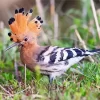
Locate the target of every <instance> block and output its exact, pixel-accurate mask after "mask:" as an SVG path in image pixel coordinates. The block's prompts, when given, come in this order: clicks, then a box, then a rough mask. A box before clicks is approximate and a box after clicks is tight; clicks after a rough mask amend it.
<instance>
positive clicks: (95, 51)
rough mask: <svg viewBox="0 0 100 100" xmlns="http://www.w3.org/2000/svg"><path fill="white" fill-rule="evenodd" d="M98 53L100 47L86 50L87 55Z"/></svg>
mask: <svg viewBox="0 0 100 100" xmlns="http://www.w3.org/2000/svg"><path fill="white" fill-rule="evenodd" d="M97 53H100V49H94V50H86V53H85V56H88V55H94V54H97Z"/></svg>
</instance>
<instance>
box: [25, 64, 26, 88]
mask: <svg viewBox="0 0 100 100" xmlns="http://www.w3.org/2000/svg"><path fill="white" fill-rule="evenodd" d="M25 88H26V64H25Z"/></svg>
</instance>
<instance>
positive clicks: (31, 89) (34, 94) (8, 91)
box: [0, 62, 100, 100]
mask: <svg viewBox="0 0 100 100" xmlns="http://www.w3.org/2000/svg"><path fill="white" fill-rule="evenodd" d="M19 71H20V78H21V80H20V82H18V81H17V80H16V79H15V75H14V74H13V73H14V70H13V71H11V72H9V73H7V72H6V71H4V72H2V73H1V75H0V77H1V78H0V98H5V99H6V100H9V99H14V100H20V99H22V100H23V99H24V98H27V99H29V100H32V99H33V98H35V99H36V100H37V99H40V100H50V99H51V100H58V99H59V100H67V99H68V100H80V99H81V100H84V99H85V100H91V99H93V100H97V99H98V100H99V99H100V63H90V62H82V63H81V64H80V67H79V66H78V67H77V65H75V66H73V69H69V70H68V71H67V73H66V74H65V75H63V76H62V77H61V78H57V79H56V80H55V81H54V82H53V84H52V87H51V90H50V91H49V85H50V84H49V82H48V77H46V76H41V75H40V74H34V73H32V72H30V71H29V70H26V86H25V82H24V80H25V77H24V73H25V70H24V68H22V67H21V68H20V69H19ZM3 88H4V89H5V90H4V89H3Z"/></svg>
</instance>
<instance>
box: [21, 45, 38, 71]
mask: <svg viewBox="0 0 100 100" xmlns="http://www.w3.org/2000/svg"><path fill="white" fill-rule="evenodd" d="M39 49H40V46H39V45H38V44H28V45H25V46H23V47H21V50H20V58H21V61H22V63H23V64H26V66H28V68H29V69H30V70H34V66H36V58H37V55H38V51H39Z"/></svg>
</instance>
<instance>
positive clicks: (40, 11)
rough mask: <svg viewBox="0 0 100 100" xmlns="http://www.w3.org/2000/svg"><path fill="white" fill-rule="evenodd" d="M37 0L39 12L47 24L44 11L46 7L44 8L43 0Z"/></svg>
mask: <svg viewBox="0 0 100 100" xmlns="http://www.w3.org/2000/svg"><path fill="white" fill-rule="evenodd" d="M35 1H36V5H37V9H38V13H39V15H40V16H41V17H42V19H43V22H44V24H46V20H45V13H44V9H43V5H42V3H41V0H35Z"/></svg>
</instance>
